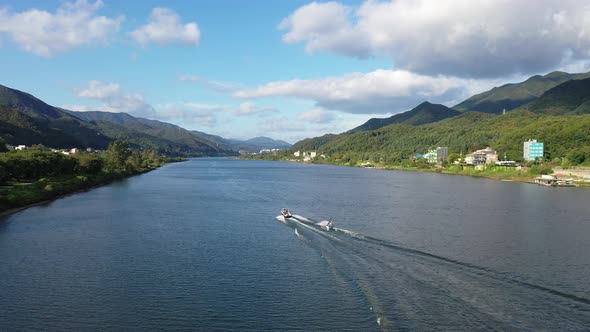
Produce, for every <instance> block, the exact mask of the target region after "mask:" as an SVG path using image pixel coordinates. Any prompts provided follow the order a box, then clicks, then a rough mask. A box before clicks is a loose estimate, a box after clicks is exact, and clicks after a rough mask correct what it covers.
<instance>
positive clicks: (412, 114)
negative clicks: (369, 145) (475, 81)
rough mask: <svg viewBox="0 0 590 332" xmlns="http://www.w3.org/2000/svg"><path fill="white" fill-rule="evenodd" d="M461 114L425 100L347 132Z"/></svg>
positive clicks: (433, 120)
mask: <svg viewBox="0 0 590 332" xmlns="http://www.w3.org/2000/svg"><path fill="white" fill-rule="evenodd" d="M460 114H461V112H459V111H456V110H454V109H451V108H448V107H446V106H444V105H440V104H431V103H429V102H427V101H425V102H423V103H422V104H420V105H418V106H416V107H414V108H413V109H411V110H409V111H406V112H403V113H399V114H395V115H393V116H391V117H389V118H373V119H370V120H369V121H367V122H365V123H364V124H362V125H360V126H358V127H356V128H353V129H351V130H349V131H347V132H346V133H347V134H353V133H356V132H359V131H366V130H375V129H379V128H382V127H385V126H389V125H391V124H395V123H399V124H409V125H413V126H419V125H422V124H426V123H432V122H437V121H440V120H443V119H446V118H450V117H453V116H457V115H460Z"/></svg>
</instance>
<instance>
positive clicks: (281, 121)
mask: <svg viewBox="0 0 590 332" xmlns="http://www.w3.org/2000/svg"><path fill="white" fill-rule="evenodd" d="M312 111H313V110H312ZM308 112H309V111H308ZM308 112H304V113H302V114H306V113H308ZM302 114H299V115H297V116H294V117H289V116H285V115H281V116H275V117H271V118H268V119H264V120H261V121H259V122H258V123H257V124H256V126H255V129H254V130H255V131H254V132H253V133H249V134H250V135H253V136H270V137H273V138H277V139H283V140H285V141H287V142H297V141H300V140H302V139H304V138H308V137H317V136H321V135H324V134H326V133H334V134H337V133H342V132H345V131H347V130H350V129H351V128H354V127H357V126H359V125H361V124H363V123H364V122H365V121H367V116H378V115H376V114H371V115H367V114H362V115H360V114H345V113H335V114H334V118H333V119H332V120H331V121H326V122H322V121H319V122H318V121H315V119H313V118H312V119H304V118H306V117H307V116H302Z"/></svg>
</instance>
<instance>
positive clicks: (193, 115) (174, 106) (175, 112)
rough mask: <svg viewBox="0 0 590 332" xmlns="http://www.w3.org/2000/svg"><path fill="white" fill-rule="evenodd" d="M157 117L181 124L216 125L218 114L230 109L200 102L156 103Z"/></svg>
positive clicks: (190, 125)
mask: <svg viewBox="0 0 590 332" xmlns="http://www.w3.org/2000/svg"><path fill="white" fill-rule="evenodd" d="M156 109H157V110H158V111H157V118H158V119H159V120H163V121H170V122H174V123H178V124H181V126H189V127H192V126H194V125H197V126H206V127H210V128H212V127H215V125H216V124H217V116H218V115H219V114H223V113H226V112H228V111H229V110H230V108H229V107H228V106H225V105H211V104H200V103H193V102H176V103H168V104H162V105H156Z"/></svg>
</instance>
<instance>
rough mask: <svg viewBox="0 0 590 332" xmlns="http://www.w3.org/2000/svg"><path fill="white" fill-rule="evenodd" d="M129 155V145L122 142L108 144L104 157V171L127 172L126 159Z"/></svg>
mask: <svg viewBox="0 0 590 332" xmlns="http://www.w3.org/2000/svg"><path fill="white" fill-rule="evenodd" d="M130 155H131V151H129V144H127V142H123V141H114V142H112V143H111V144H109V149H108V150H107V152H106V155H105V171H107V172H109V173H123V172H125V171H126V170H127V168H126V162H127V158H129V156H130Z"/></svg>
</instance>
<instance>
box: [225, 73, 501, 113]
mask: <svg viewBox="0 0 590 332" xmlns="http://www.w3.org/2000/svg"><path fill="white" fill-rule="evenodd" d="M495 83H497V81H491V80H469V79H462V78H457V77H447V76H434V77H433V76H425V75H419V74H415V73H412V72H409V71H405V70H384V69H379V70H376V71H373V72H369V73H351V74H347V75H343V76H338V77H326V78H320V79H309V80H301V79H295V80H290V81H276V82H270V83H267V84H265V85H262V86H259V87H255V88H252V89H244V90H240V91H237V92H236V93H234V97H237V98H260V97H272V96H288V97H296V98H302V99H309V100H313V101H315V102H316V104H317V105H318V106H319V107H322V108H325V109H329V110H340V111H344V112H349V113H397V112H400V111H404V110H407V109H410V108H412V107H414V106H416V105H418V104H419V103H421V102H422V101H424V100H428V101H431V102H435V103H445V104H452V103H454V102H457V101H459V100H461V99H462V98H465V97H468V96H469V95H471V94H472V93H473V92H480V91H482V90H483V89H485V88H489V87H492V86H493V85H494V84H495Z"/></svg>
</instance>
